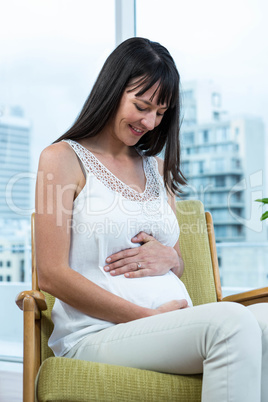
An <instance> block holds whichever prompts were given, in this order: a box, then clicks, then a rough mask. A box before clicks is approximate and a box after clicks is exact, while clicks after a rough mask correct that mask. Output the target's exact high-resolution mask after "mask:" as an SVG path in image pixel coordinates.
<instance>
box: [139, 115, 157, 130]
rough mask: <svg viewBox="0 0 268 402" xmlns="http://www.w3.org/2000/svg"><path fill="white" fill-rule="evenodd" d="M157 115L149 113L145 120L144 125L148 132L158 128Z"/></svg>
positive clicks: (143, 120)
mask: <svg viewBox="0 0 268 402" xmlns="http://www.w3.org/2000/svg"><path fill="white" fill-rule="evenodd" d="M155 121H156V114H155V113H153V112H152V113H148V114H147V115H146V116H145V117H144V118H143V119H142V124H143V125H144V126H145V127H146V128H147V130H153V129H154V128H155V126H156V124H155Z"/></svg>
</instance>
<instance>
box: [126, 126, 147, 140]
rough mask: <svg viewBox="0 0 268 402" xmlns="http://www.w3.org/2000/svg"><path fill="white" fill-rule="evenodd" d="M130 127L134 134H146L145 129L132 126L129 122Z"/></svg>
mask: <svg viewBox="0 0 268 402" xmlns="http://www.w3.org/2000/svg"><path fill="white" fill-rule="evenodd" d="M129 128H130V130H131V132H132V133H133V134H134V135H137V136H138V137H140V136H141V135H143V134H144V131H143V130H141V129H140V128H137V127H134V126H132V125H131V124H129Z"/></svg>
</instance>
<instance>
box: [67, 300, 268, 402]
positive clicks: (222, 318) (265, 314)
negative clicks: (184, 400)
mask: <svg viewBox="0 0 268 402" xmlns="http://www.w3.org/2000/svg"><path fill="white" fill-rule="evenodd" d="M267 324H268V303H260V304H256V305H253V306H250V307H244V306H242V305H240V304H237V303H229V302H221V303H210V304H205V305H201V306H196V307H192V308H187V309H183V310H177V311H172V312H169V313H164V314H159V315H156V316H153V317H148V318H143V319H139V320H135V321H131V322H128V323H126V324H118V325H114V326H112V327H109V328H107V329H104V330H102V331H100V332H98V333H94V334H90V335H88V336H87V337H86V338H84V339H83V340H82V341H80V342H79V343H78V344H77V345H76V346H75V347H73V348H72V349H71V350H70V351H69V352H68V353H67V354H66V355H65V356H66V357H73V358H76V359H81V360H89V361H93V362H100V363H110V364H116V365H120V366H128V367H135V368H140V369H146V370H154V371H159V372H165V373H173V374H197V373H203V387H202V401H203V402H215V401H217V402H227V401H228V402H259V401H261V402H268V325H267Z"/></svg>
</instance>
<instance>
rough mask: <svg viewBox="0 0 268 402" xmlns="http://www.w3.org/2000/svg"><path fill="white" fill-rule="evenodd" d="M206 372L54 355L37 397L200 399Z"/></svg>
mask: <svg viewBox="0 0 268 402" xmlns="http://www.w3.org/2000/svg"><path fill="white" fill-rule="evenodd" d="M201 388H202V375H191V376H190V375H188V376H182V375H173V374H162V373H156V372H153V371H148V370H139V369H134V368H128V367H120V366H112V365H108V364H103V363H102V364H100V363H92V362H87V361H82V360H76V359H67V358H64V357H52V358H51V357H50V358H48V359H46V360H45V361H44V363H43V364H42V365H41V367H40V370H39V373H38V376H37V380H36V394H37V395H36V396H37V398H36V400H37V401H39V402H48V401H55V402H56V401H57V402H59V401H70V402H78V401H79V402H84V401H85V402H89V401H96V402H101V401H103V402H110V401H113V402H126V401H127V402H131V401H132V402H136V401H137V402H153V401H157V402H161V401H163V402H176V401H178V402H197V401H200V400H201Z"/></svg>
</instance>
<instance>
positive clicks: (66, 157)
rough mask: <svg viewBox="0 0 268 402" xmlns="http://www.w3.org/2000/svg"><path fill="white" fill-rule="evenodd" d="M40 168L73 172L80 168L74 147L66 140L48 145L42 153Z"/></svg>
mask: <svg viewBox="0 0 268 402" xmlns="http://www.w3.org/2000/svg"><path fill="white" fill-rule="evenodd" d="M39 168H41V169H42V170H48V169H49V170H51V171H53V170H62V169H63V170H64V171H65V172H69V171H70V172H73V171H74V170H76V169H78V170H79V164H78V161H77V157H76V154H75V152H74V151H73V149H72V148H71V147H70V145H69V144H68V143H66V142H63V141H61V142H56V143H54V144H51V145H49V146H47V147H46V148H45V149H43V151H42V152H41V154H40V158H39Z"/></svg>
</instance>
